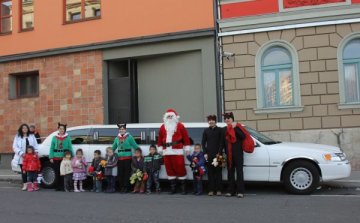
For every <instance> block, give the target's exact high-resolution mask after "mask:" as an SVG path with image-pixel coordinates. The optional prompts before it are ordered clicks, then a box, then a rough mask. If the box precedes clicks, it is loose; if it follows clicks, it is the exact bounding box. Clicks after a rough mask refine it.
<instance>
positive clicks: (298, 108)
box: [254, 106, 305, 115]
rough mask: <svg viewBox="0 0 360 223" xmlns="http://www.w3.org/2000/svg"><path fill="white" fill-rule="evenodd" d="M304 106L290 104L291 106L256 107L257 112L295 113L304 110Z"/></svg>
mask: <svg viewBox="0 0 360 223" xmlns="http://www.w3.org/2000/svg"><path fill="white" fill-rule="evenodd" d="M304 108H305V107H304V106H289V107H276V108H256V109H254V112H255V114H257V115H258V114H274V113H295V112H301V111H303V110H304Z"/></svg>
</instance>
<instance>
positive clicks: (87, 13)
mask: <svg viewBox="0 0 360 223" xmlns="http://www.w3.org/2000/svg"><path fill="white" fill-rule="evenodd" d="M64 2H65V15H64V18H65V22H67V23H69V22H78V21H82V20H88V19H96V18H100V17H101V4H100V0H64Z"/></svg>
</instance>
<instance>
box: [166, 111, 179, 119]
mask: <svg viewBox="0 0 360 223" xmlns="http://www.w3.org/2000/svg"><path fill="white" fill-rule="evenodd" d="M169 115H173V116H175V117H176V118H177V119H179V118H180V116H179V115H178V113H177V112H176V111H175V110H174V109H171V108H170V109H168V110H167V111H166V113H165V117H167V116H169Z"/></svg>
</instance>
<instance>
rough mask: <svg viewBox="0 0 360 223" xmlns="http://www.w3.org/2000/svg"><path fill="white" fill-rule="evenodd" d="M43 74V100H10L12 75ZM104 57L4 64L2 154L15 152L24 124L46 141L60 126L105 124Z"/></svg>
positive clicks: (0, 82)
mask: <svg viewBox="0 0 360 223" xmlns="http://www.w3.org/2000/svg"><path fill="white" fill-rule="evenodd" d="M29 71H39V82H40V83H39V97H35V98H23V99H14V100H10V99H9V74H15V73H22V72H29ZM102 78H103V74H102V53H101V51H89V52H82V53H75V54H67V55H60V56H51V57H43V58H35V59H29V60H22V61H14V62H8V63H0V91H1V94H0V104H1V107H0V141H1V142H2V143H1V144H0V153H10V152H12V143H13V140H14V135H15V134H16V132H17V129H18V127H19V125H20V124H21V123H28V124H29V125H30V124H35V126H36V127H37V129H38V130H39V132H40V134H41V135H42V136H44V137H46V136H47V135H48V134H50V133H52V132H54V131H55V130H57V122H62V123H68V126H69V127H70V126H77V125H87V124H102V123H103V119H104V118H103V111H104V109H103V88H102V86H103V85H102V81H103V79H102Z"/></svg>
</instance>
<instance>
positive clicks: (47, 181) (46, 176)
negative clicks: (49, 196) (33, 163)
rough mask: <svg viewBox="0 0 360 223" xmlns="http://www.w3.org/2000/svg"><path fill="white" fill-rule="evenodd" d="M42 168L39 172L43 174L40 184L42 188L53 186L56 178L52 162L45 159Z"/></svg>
mask: <svg viewBox="0 0 360 223" xmlns="http://www.w3.org/2000/svg"><path fill="white" fill-rule="evenodd" d="M42 166H43V168H42V170H41V174H42V176H43V180H42V181H41V182H42V186H43V187H44V188H54V187H55V185H56V184H57V181H58V179H56V172H55V169H54V164H52V163H51V162H50V161H46V162H45V163H43V164H42Z"/></svg>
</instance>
